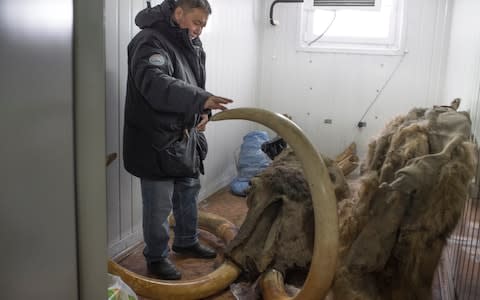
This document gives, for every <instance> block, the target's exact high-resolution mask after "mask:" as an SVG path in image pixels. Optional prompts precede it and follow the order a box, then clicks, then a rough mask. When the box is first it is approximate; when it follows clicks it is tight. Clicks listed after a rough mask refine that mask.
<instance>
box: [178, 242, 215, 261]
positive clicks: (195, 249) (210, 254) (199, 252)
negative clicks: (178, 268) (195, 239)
mask: <svg viewBox="0 0 480 300" xmlns="http://www.w3.org/2000/svg"><path fill="white" fill-rule="evenodd" d="M172 250H173V251H175V252H176V253H178V254H181V255H186V256H191V257H196V258H215V257H217V253H216V252H215V250H213V249H211V248H209V247H207V246H203V245H200V243H196V244H195V245H192V246H190V247H177V246H173V247H172Z"/></svg>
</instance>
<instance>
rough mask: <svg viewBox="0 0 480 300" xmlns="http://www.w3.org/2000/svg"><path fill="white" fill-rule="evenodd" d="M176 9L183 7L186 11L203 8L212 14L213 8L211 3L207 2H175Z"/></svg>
mask: <svg viewBox="0 0 480 300" xmlns="http://www.w3.org/2000/svg"><path fill="white" fill-rule="evenodd" d="M175 7H181V8H183V9H185V10H191V9H194V8H201V9H203V10H205V11H206V12H208V14H211V13H212V8H211V7H210V3H208V1H207V0H177V1H176V2H175Z"/></svg>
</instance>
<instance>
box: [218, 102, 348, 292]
mask: <svg viewBox="0 0 480 300" xmlns="http://www.w3.org/2000/svg"><path fill="white" fill-rule="evenodd" d="M228 119H242V120H250V121H254V122H257V123H260V124H262V125H265V126H267V127H269V128H270V129H272V130H274V131H275V132H277V133H278V134H279V135H280V136H281V137H282V138H283V139H285V141H286V142H287V143H288V144H289V145H290V147H291V148H292V149H293V150H294V151H295V153H296V155H297V158H298V159H299V160H300V162H301V164H302V167H303V171H304V173H305V179H306V180H307V182H308V186H309V188H310V193H311V195H312V203H313V211H314V218H315V237H314V246H313V256H312V263H311V265H310V270H309V272H308V275H307V278H306V280H305V283H304V285H303V288H302V289H301V290H300V292H299V293H298V294H297V295H296V296H295V297H294V299H297V300H300V299H301V300H305V299H312V300H317V299H324V298H325V297H326V295H327V293H328V290H329V288H330V286H331V283H332V280H333V276H334V273H335V267H336V263H337V251H338V243H339V242H338V217H337V203H336V198H335V193H334V191H333V187H332V184H331V181H330V177H329V175H328V171H327V168H326V166H325V163H324V162H323V160H322V158H321V157H320V156H319V155H318V152H317V151H316V150H315V147H314V146H313V145H312V144H311V142H310V141H309V140H308V138H307V137H306V136H305V134H304V133H303V131H302V130H301V129H300V128H299V127H298V126H297V125H296V124H295V123H293V122H292V121H290V120H289V119H288V118H286V117H284V116H282V115H280V114H276V113H272V112H270V111H267V110H263V109H256V108H236V109H230V110H226V111H223V112H220V113H218V114H216V115H214V116H213V117H212V120H214V121H217V120H228ZM272 272H275V271H270V273H272ZM270 273H267V274H265V277H264V279H265V278H267V279H269V278H277V277H276V275H275V274H273V273H272V274H270ZM278 281H279V280H270V281H268V282H266V283H263V284H262V286H264V287H267V288H272V289H275V290H274V291H264V297H265V299H266V300H269V299H272V300H273V299H276V298H275V297H276V296H280V295H282V292H281V291H282V290H283V287H278V286H276V284H277V283H278ZM275 282H277V283H275ZM283 298H284V299H290V298H289V297H287V296H285V295H283V296H282V297H280V299H283Z"/></svg>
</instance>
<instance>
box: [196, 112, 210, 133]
mask: <svg viewBox="0 0 480 300" xmlns="http://www.w3.org/2000/svg"><path fill="white" fill-rule="evenodd" d="M207 122H208V115H207V114H203V115H202V120H201V121H200V123H198V125H197V130H198V131H205V129H206V127H207Z"/></svg>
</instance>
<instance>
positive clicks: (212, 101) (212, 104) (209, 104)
mask: <svg viewBox="0 0 480 300" xmlns="http://www.w3.org/2000/svg"><path fill="white" fill-rule="evenodd" d="M232 102H233V100H230V99H227V98H223V97H218V96H210V97H208V99H207V101H205V105H204V106H203V108H204V109H221V110H226V109H227V107H226V106H225V104H229V103H232Z"/></svg>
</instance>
